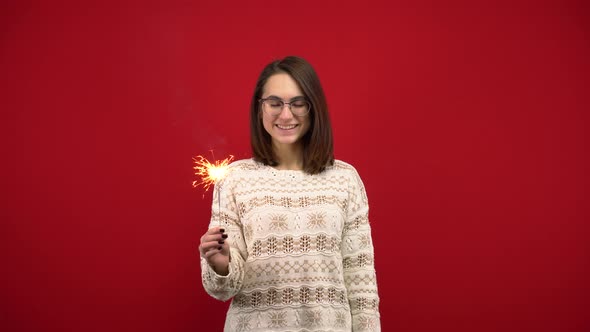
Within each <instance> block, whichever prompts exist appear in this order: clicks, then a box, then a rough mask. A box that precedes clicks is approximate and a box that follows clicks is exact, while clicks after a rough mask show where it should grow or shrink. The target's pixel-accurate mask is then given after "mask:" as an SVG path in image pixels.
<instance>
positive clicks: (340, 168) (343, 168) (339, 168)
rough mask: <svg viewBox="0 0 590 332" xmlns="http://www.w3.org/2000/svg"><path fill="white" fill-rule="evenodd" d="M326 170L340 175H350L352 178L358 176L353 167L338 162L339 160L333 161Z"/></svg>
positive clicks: (343, 162) (340, 161)
mask: <svg viewBox="0 0 590 332" xmlns="http://www.w3.org/2000/svg"><path fill="white" fill-rule="evenodd" d="M326 170H330V171H335V172H340V173H348V174H350V175H353V176H355V177H356V176H358V172H357V170H356V168H354V166H352V165H351V164H349V163H347V162H345V161H342V160H339V159H335V160H334V165H332V166H330V167H328V168H326Z"/></svg>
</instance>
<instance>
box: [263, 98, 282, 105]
mask: <svg viewBox="0 0 590 332" xmlns="http://www.w3.org/2000/svg"><path fill="white" fill-rule="evenodd" d="M266 103H267V104H268V106H270V107H281V105H283V102H282V101H280V100H276V99H267V100H266Z"/></svg>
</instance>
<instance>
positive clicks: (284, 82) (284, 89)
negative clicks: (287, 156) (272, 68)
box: [261, 73, 310, 147]
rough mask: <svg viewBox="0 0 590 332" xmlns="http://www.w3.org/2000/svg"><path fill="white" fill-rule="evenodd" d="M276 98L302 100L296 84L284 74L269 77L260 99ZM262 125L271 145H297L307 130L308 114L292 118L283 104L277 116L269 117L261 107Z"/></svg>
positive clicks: (284, 100) (287, 100)
mask: <svg viewBox="0 0 590 332" xmlns="http://www.w3.org/2000/svg"><path fill="white" fill-rule="evenodd" d="M269 97H272V98H278V99H281V100H282V101H283V102H291V101H292V100H293V99H297V98H299V99H301V98H304V95H303V93H302V92H301V90H300V89H299V86H298V85H297V82H295V80H294V79H293V78H292V77H291V76H290V75H289V74H286V73H278V74H274V75H272V76H270V77H269V78H268V80H267V81H266V84H265V85H264V88H263V89H262V98H263V99H265V98H269ZM261 113H262V124H263V126H264V129H265V130H266V132H268V133H269V135H270V136H271V137H272V141H273V145H274V146H275V147H280V146H282V145H290V144H295V143H298V142H299V140H300V139H301V138H302V137H303V135H305V133H306V132H307V130H309V126H310V120H309V113H307V114H306V115H304V116H294V115H293V113H292V112H291V110H290V109H289V106H288V105H287V104H285V105H284V106H283V108H282V110H281V112H280V113H279V114H278V115H270V114H269V113H268V112H266V111H265V106H264V105H262V112H261Z"/></svg>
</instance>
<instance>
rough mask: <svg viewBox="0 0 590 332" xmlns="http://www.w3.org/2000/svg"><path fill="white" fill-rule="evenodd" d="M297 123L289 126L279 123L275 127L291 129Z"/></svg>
mask: <svg viewBox="0 0 590 332" xmlns="http://www.w3.org/2000/svg"><path fill="white" fill-rule="evenodd" d="M296 126H297V125H290V126H281V125H277V127H279V128H281V129H293V128H295V127H296Z"/></svg>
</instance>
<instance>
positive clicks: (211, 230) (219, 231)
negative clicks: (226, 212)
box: [207, 226, 225, 235]
mask: <svg viewBox="0 0 590 332" xmlns="http://www.w3.org/2000/svg"><path fill="white" fill-rule="evenodd" d="M222 233H225V228H224V227H221V226H217V227H213V228H209V230H208V231H207V234H211V235H213V234H222Z"/></svg>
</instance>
